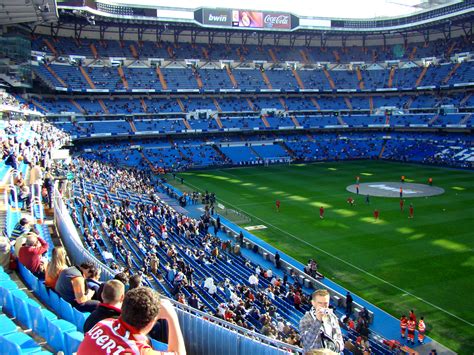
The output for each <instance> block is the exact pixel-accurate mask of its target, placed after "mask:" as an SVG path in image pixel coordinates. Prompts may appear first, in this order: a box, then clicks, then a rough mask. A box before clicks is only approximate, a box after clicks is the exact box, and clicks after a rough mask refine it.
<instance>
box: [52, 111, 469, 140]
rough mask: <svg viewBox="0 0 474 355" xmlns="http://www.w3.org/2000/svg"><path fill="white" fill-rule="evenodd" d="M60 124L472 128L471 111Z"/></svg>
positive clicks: (154, 130)
mask: <svg viewBox="0 0 474 355" xmlns="http://www.w3.org/2000/svg"><path fill="white" fill-rule="evenodd" d="M54 124H55V125H56V126H57V127H59V128H61V129H63V130H65V131H66V132H67V133H69V134H71V135H72V136H74V137H79V138H80V137H91V136H111V135H112V136H114V135H141V134H164V133H183V132H188V133H190V132H195V131H198V132H226V131H256V130H259V131H265V130H295V129H301V128H304V129H312V128H317V129H324V128H328V129H334V128H344V127H357V128H359V127H365V128H367V127H392V128H399V127H437V128H442V127H450V126H454V127H472V124H473V120H472V114H470V113H467V114H447V115H439V114H404V115H391V116H389V115H383V114H382V115H344V116H335V115H295V116H292V117H274V116H266V117H265V116H263V117H259V116H248V117H220V118H211V119H192V120H186V119H184V118H175V119H136V120H134V121H133V122H127V121H125V120H107V121H102V120H94V121H77V122H71V121H69V120H67V121H57V122H55V123H54Z"/></svg>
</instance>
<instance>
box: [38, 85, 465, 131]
mask: <svg viewBox="0 0 474 355" xmlns="http://www.w3.org/2000/svg"><path fill="white" fill-rule="evenodd" d="M443 105H445V106H450V105H452V106H454V107H456V108H466V107H473V106H474V95H472V94H471V93H470V92H467V93H464V92H457V93H451V94H445V95H437V94H423V95H422V94H419V95H413V94H411V95H410V94H403V95H390V96H389V95H385V96H381V95H364V96H355V95H353V96H350V97H340V96H334V97H332V96H319V97H318V96H314V95H311V96H309V95H308V96H303V97H283V96H273V97H253V98H243V97H232V96H230V97H219V98H196V97H193V98H187V99H184V98H180V99H179V100H178V99H175V98H170V99H165V98H151V97H145V98H142V99H137V98H118V97H116V98H112V99H85V98H77V99H74V98H70V99H65V98H57V97H54V98H43V99H35V100H32V106H33V107H35V108H36V109H38V110H40V111H42V112H43V113H45V114H61V113H62V112H74V113H76V114H84V115H99V116H102V115H104V114H112V115H116V114H117V115H129V114H145V113H148V114H158V113H186V112H192V111H195V110H197V109H201V110H203V109H206V110H212V111H218V112H222V113H225V112H229V113H230V112H234V113H239V114H242V113H243V112H248V113H250V112H259V111H260V110H262V109H273V110H287V111H290V112H294V113H295V114H297V113H298V111H321V110H370V111H371V112H374V111H375V110H377V109H378V108H381V107H395V108H399V109H420V108H427V109H432V108H439V107H441V106H443ZM139 130H141V129H139ZM146 130H151V129H150V128H147V129H146Z"/></svg>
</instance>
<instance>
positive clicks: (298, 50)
mask: <svg viewBox="0 0 474 355" xmlns="http://www.w3.org/2000/svg"><path fill="white" fill-rule="evenodd" d="M32 49H33V50H35V51H42V52H46V53H48V54H50V55H55V56H68V55H80V56H85V57H88V58H100V57H102V58H108V57H120V58H136V59H138V58H141V59H143V58H163V59H168V60H169V59H176V60H180V59H181V60H184V59H202V60H206V61H208V60H214V61H218V60H222V59H226V60H234V61H237V62H240V61H254V60H258V61H267V62H275V61H278V62H286V61H299V62H302V63H306V64H307V63H316V62H332V63H350V62H362V61H363V62H366V63H373V62H384V61H387V60H415V59H417V58H426V57H449V56H451V55H453V54H454V53H460V52H469V51H472V43H471V41H470V40H466V39H465V38H456V39H452V40H450V41H449V42H448V43H444V42H443V41H441V40H437V41H431V42H429V43H427V44H424V43H408V44H407V46H406V47H405V46H403V45H401V44H395V45H387V46H386V47H385V48H384V47H383V46H380V45H379V46H375V45H372V46H366V47H365V48H364V47H362V46H346V47H344V48H343V47H342V46H340V47H330V46H328V47H326V48H323V47H320V46H311V47H303V46H301V47H298V46H295V47H288V46H273V45H272V46H270V45H264V46H257V45H245V46H242V45H237V44H229V45H224V44H221V43H215V44H213V45H211V46H210V45H208V44H202V43H196V44H194V45H192V44H191V43H178V44H173V43H169V42H160V43H155V42H150V41H142V42H135V41H117V40H101V41H98V40H92V39H85V38H84V39H80V40H75V39H73V38H67V37H56V38H52V37H48V36H37V37H36V38H35V39H34V40H33V41H32Z"/></svg>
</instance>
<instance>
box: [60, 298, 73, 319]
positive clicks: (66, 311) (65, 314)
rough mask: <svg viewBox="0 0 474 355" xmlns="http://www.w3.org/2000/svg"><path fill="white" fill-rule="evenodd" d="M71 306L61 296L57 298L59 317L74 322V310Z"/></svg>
mask: <svg viewBox="0 0 474 355" xmlns="http://www.w3.org/2000/svg"><path fill="white" fill-rule="evenodd" d="M72 308H73V307H72V306H71V304H70V303H69V302H66V301H65V300H63V299H62V298H59V311H60V312H59V314H60V315H61V318H63V319H65V320H67V321H68V322H71V323H73V324H76V323H75V322H76V319H75V318H74V312H73V310H72Z"/></svg>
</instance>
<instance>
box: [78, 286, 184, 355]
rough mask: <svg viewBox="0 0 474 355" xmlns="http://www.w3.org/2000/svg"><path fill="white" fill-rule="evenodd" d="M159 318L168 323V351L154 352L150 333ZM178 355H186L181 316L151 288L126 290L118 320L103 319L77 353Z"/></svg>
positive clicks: (87, 336) (87, 335)
mask: <svg viewBox="0 0 474 355" xmlns="http://www.w3.org/2000/svg"><path fill="white" fill-rule="evenodd" d="M158 319H164V320H166V321H167V323H168V352H160V351H155V350H153V348H152V347H151V344H150V340H149V339H148V337H147V334H148V333H149V332H150V331H151V330H152V328H153V326H154V325H155V323H156V321H157V320H158ZM171 353H173V354H177V355H185V354H186V348H185V345H184V340H183V334H182V333H181V328H180V326H179V321H178V315H177V314H176V311H175V310H174V307H173V305H172V304H171V302H170V301H168V300H165V299H160V296H159V294H158V293H157V292H156V291H155V290H152V289H151V288H148V287H138V288H135V289H133V290H130V291H128V292H127V293H126V295H125V299H124V301H123V305H122V313H121V315H120V317H119V318H118V319H112V318H108V319H105V320H102V321H100V322H99V323H97V324H96V325H95V326H94V327H92V329H91V330H89V331H88V332H87V333H85V334H84V340H83V341H82V343H81V345H79V349H78V350H77V354H78V355H89V354H149V355H152V354H156V355H158V354H171Z"/></svg>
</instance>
